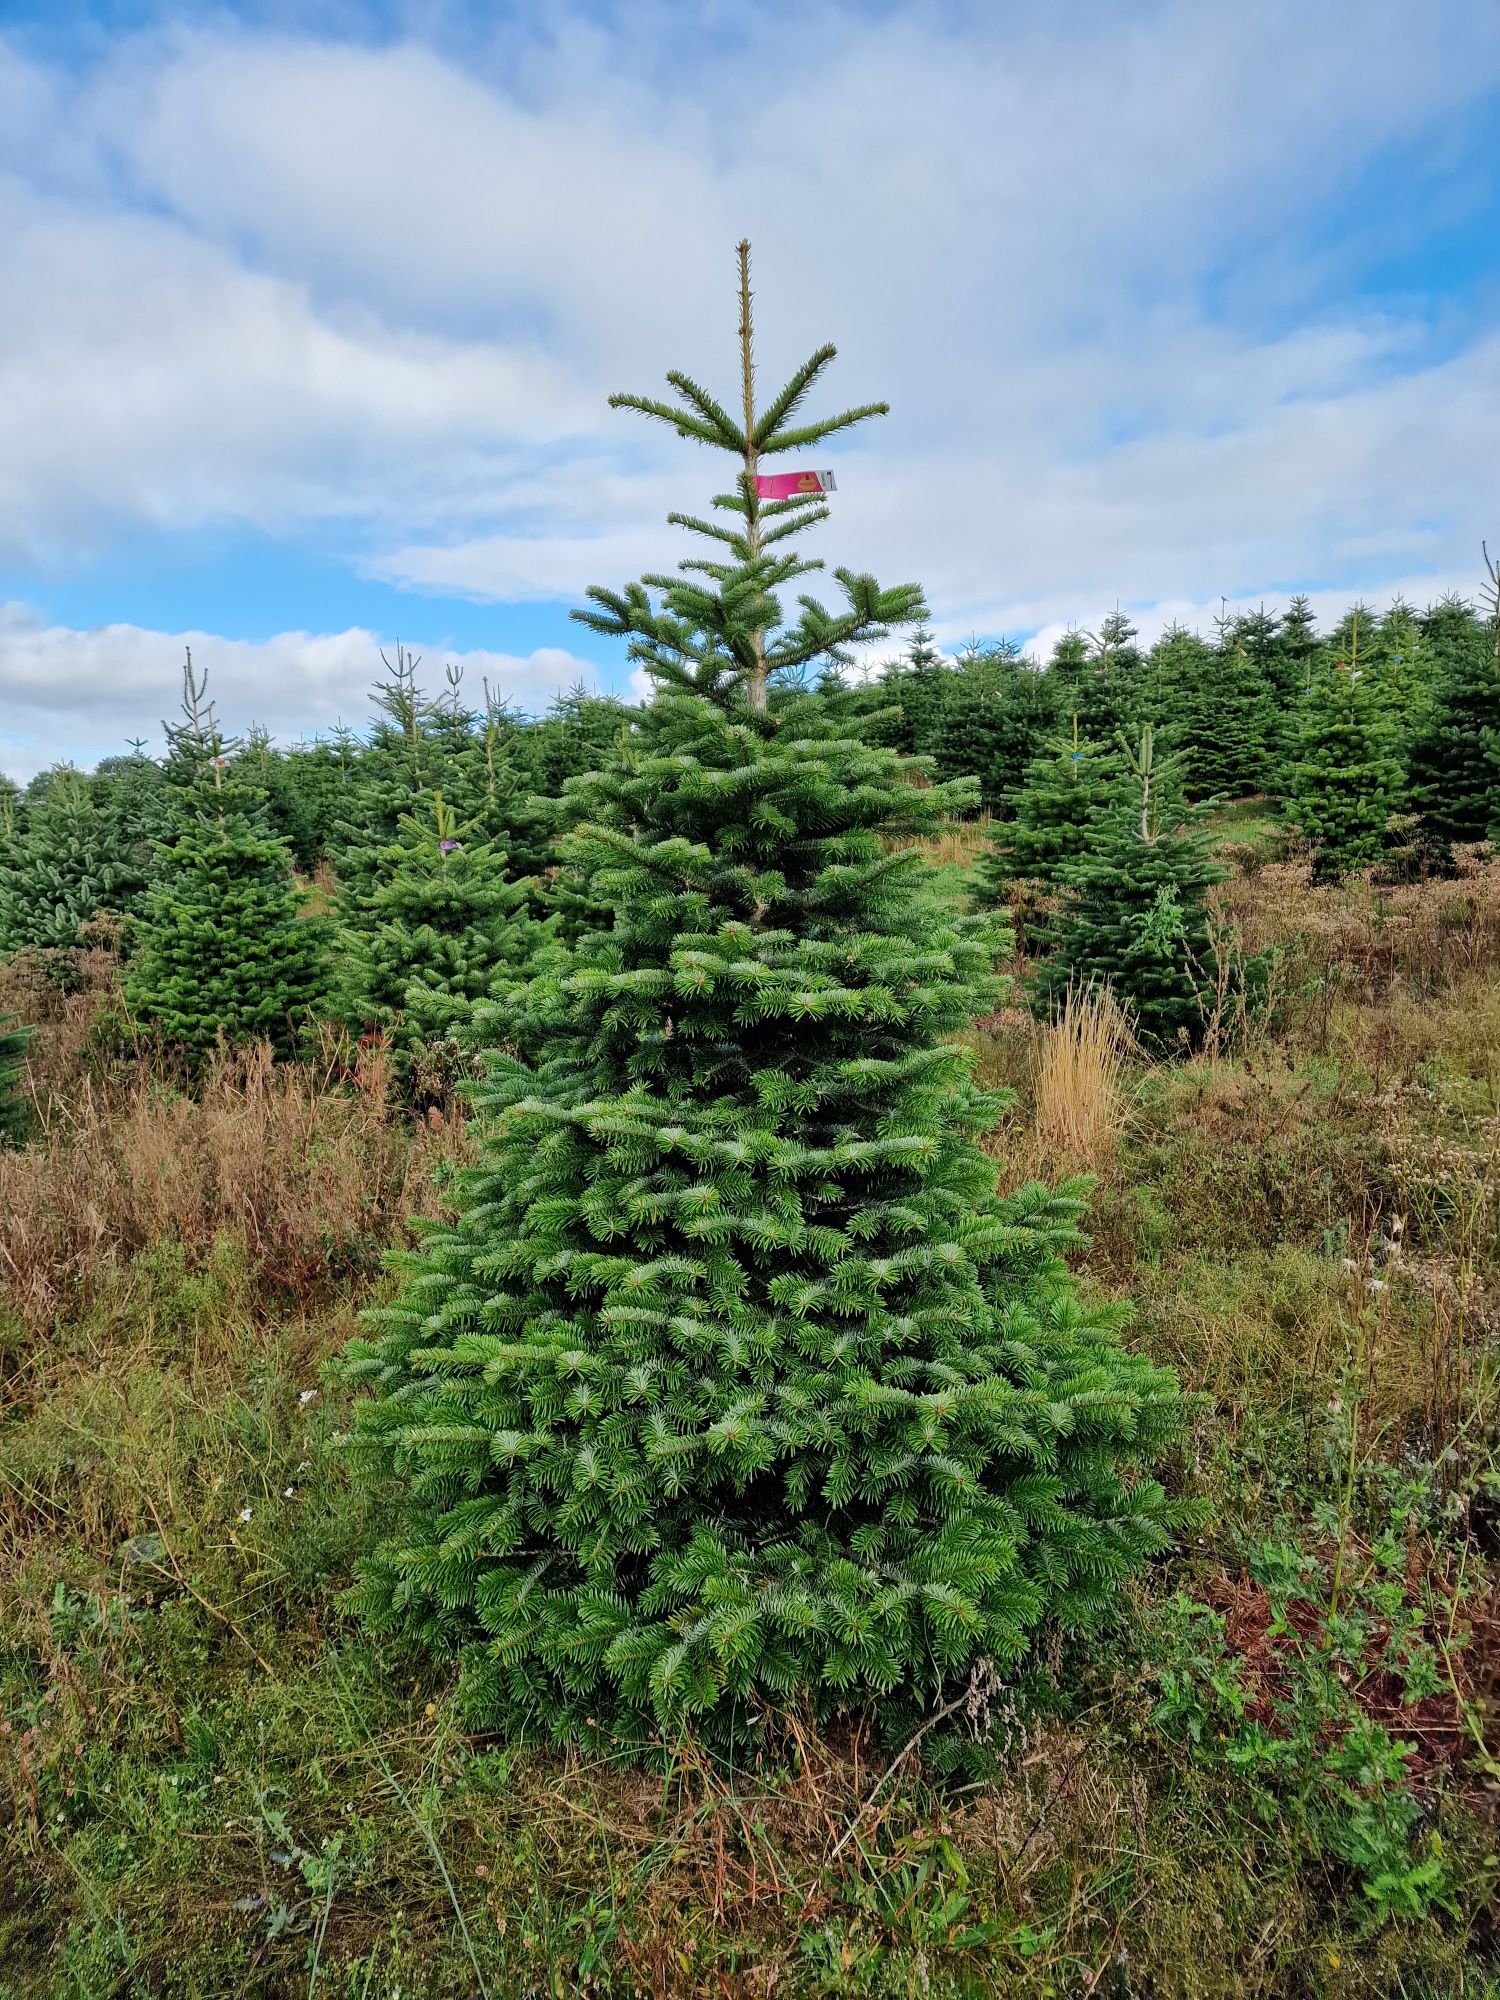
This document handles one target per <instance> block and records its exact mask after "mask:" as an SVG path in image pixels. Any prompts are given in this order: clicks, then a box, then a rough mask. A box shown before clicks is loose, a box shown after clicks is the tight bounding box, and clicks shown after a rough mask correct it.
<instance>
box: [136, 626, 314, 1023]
mask: <svg viewBox="0 0 1500 2000" xmlns="http://www.w3.org/2000/svg"><path fill="white" fill-rule="evenodd" d="M183 686H184V699H183V709H184V712H185V714H186V716H187V721H186V723H185V724H183V725H180V726H179V727H177V728H175V729H169V730H168V735H169V737H170V738H171V742H172V749H171V762H170V768H172V769H173V771H174V774H175V783H174V787H173V789H174V792H175V794H176V796H175V801H174V805H173V809H172V818H171V821H170V823H169V825H168V828H167V831H166V833H165V836H164V838H163V840H162V842H161V845H160V846H159V847H158V849H157V852H156V862H155V867H154V870H153V874H152V879H151V884H150V887H149V889H148V890H147V893H146V907H145V910H144V913H143V914H142V916H141V918H140V920H139V923H138V924H137V926H136V947H135V953H134V956H133V959H132V961H131V966H130V972H129V975H128V977H127V980H126V985H125V993H126V998H127V1000H128V1001H129V1003H130V1005H131V1007H132V1008H133V1010H134V1011H135V1014H136V1016H137V1018H138V1019H139V1020H140V1021H141V1023H142V1024H143V1025H144V1026H146V1027H148V1028H151V1029H154V1030H155V1031H156V1032H157V1033H158V1034H160V1035H161V1037H162V1039H163V1040H164V1041H165V1042H167V1043H169V1044H170V1045H172V1046H174V1047H176V1048H180V1049H181V1050H182V1051H183V1052H184V1053H185V1054H186V1055H187V1056H188V1057H189V1059H190V1060H192V1061H197V1060H199V1059H201V1058H202V1057H203V1056H204V1055H205V1054H207V1052H208V1051H209V1050H210V1049H212V1048H213V1047H214V1046H215V1045H216V1043H218V1042H220V1041H223V1042H226V1043H230V1044H233V1043H236V1042H248V1041H257V1040H261V1039H264V1040H266V1041H269V1042H270V1043H271V1044H272V1045H273V1046H274V1047H275V1048H276V1049H277V1050H278V1052H280V1053H283V1054H285V1053H288V1052H289V1051H290V1049H291V1048H292V1046H293V1045H294V1043H295V1041H296V1038H297V1034H298V1031H299V1029H300V1027H301V1026H302V1024H303V1023H304V1022H305V1020H306V1018H307V1015H308V1013H309V1010H310V1009H311V1008H312V1006H313V1005H314V1004H315V1003H316V1002H317V1000H318V999H319V998H320V996H321V994H322V992H323V989H324V986H325V984H326V978H327V967H326V952H327V946H326V941H325V934H324V926H323V925H322V923H321V922H320V921H319V920H317V919H306V918H303V917H301V916H299V914H298V911H299V908H300V905H301V901H302V898H301V895H300V893H299V891H298V889H297V886H296V882H295V880H294V878H293V875H292V864H291V856H290V854H289V852H288V850H287V846H286V843H285V842H284V841H282V840H279V839H278V838H277V837H276V836H275V835H274V834H273V833H271V832H270V831H269V829H268V828H267V826H266V824H265V818H264V813H265V801H264V797H263V795H262V794H261V793H260V792H259V791H257V790H256V789H255V788H254V787H253V786H250V785H246V784H244V783H242V782H240V781H239V780H238V779H237V778H236V777H235V775H234V773H233V770H232V768H229V759H228V757H227V754H226V745H225V743H224V741H223V739H222V738H221V736H220V735H219V732H218V728H217V725H216V723H215V722H214V718H213V709H212V706H211V705H210V706H208V707H205V706H204V705H203V692H204V687H203V679H200V678H197V677H195V675H194V672H193V665H192V659H191V656H189V659H188V663H187V667H186V669H185V672H184V676H183Z"/></svg>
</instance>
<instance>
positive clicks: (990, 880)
mask: <svg viewBox="0 0 1500 2000" xmlns="http://www.w3.org/2000/svg"><path fill="white" fill-rule="evenodd" d="M1115 771H1116V762H1115V760H1114V759H1113V758H1112V757H1111V756H1110V755H1108V754H1107V753H1106V752H1105V751H1103V750H1102V749H1101V748H1100V746H1099V745H1098V744H1097V743H1091V742H1089V741H1088V740H1087V739H1086V738H1084V737H1081V736H1080V735H1079V734H1078V719H1077V717H1076V716H1075V717H1074V718H1073V734H1072V735H1071V736H1069V737H1065V738H1062V739H1060V740H1059V741H1057V742H1055V743H1054V744H1053V745H1052V746H1051V748H1050V749H1049V750H1048V751H1047V752H1046V753H1045V754H1044V755H1042V756H1040V757H1035V758H1033V759H1032V761H1031V763H1030V764H1028V765H1027V767H1026V778H1025V782H1024V784H1023V785H1022V786H1021V789H1020V791H1019V792H1017V794H1016V795H1015V799H1014V801H1013V805H1014V811H1013V816H1012V817H1011V818H1010V819H1009V820H1007V821H1005V822H1004V823H1003V824H1002V825H1001V826H999V827H998V828H997V829H996V832H995V837H994V845H993V847H992V849H991V851H990V852H989V853H988V854H987V855H986V856H985V857H984V858H983V860H982V861H981V862H980V864H979V866H978V868H977V869H976V871H975V874H976V881H977V885H978V890H979V900H980V901H981V902H982V903H987V904H991V905H1004V906H1006V907H1007V908H1008V909H1009V911H1010V914H1011V917H1012V920H1013V921H1014V922H1015V923H1016V925H1017V928H1018V932H1019V933H1020V936H1019V941H1020V943H1021V944H1022V946H1023V948H1024V949H1025V950H1027V951H1029V952H1033V953H1035V952H1041V951H1044V950H1045V949H1046V948H1047V944H1048V940H1049V938H1050V935H1051V924H1052V921H1053V918H1054V916H1055V913H1056V902H1057V898H1058V895H1059V893H1060V891H1061V889H1062V886H1063V881H1064V877H1065V874H1066V871H1067V869H1068V868H1069V867H1070V866H1071V865H1072V864H1073V863H1074V862H1075V861H1077V860H1079V859H1080V858H1081V857H1082V855H1083V854H1084V853H1085V851H1086V850H1087V847H1088V844H1089V829H1090V823H1091V820H1092V818H1093V815H1094V813H1095V812H1096V811H1097V810H1098V808H1099V807H1100V806H1101V805H1102V803H1103V802H1104V798H1105V795H1106V792H1107V790H1108V787H1109V785H1110V782H1111V780H1112V778H1113V777H1114V775H1115Z"/></svg>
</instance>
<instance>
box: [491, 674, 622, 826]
mask: <svg viewBox="0 0 1500 2000" xmlns="http://www.w3.org/2000/svg"><path fill="white" fill-rule="evenodd" d="M630 717H631V711H630V710H629V709H628V708H627V707H626V706H625V705H624V703H623V702H619V701H615V700H613V699H612V698H610V697H608V696H604V695H596V694H591V693H590V692H589V690H588V689H587V688H586V687H575V688H572V689H570V690H569V692H568V693H567V694H560V695H559V696H558V697H557V699H556V700H555V701H554V702H553V704H552V706H551V708H550V709H549V710H548V711H547V713H546V715H544V716H543V717H542V719H541V720H540V721H539V722H535V723H533V724H532V725H531V726H530V728H528V729H527V730H526V731H525V734H524V737H523V739H522V741H521V742H520V744H519V745H518V754H519V756H520V757H521V758H522V759H523V760H524V763H525V768H526V771H527V773H528V775H529V777H530V780H531V785H532V788H533V790H534V791H536V792H537V793H539V794H541V796H543V797H544V798H549V799H560V798H561V797H562V796H563V792H564V788H565V786H566V785H567V782H568V780H569V778H581V777H583V776H584V775H585V774H586V773H587V772H589V771H597V770H598V768H599V766H600V765H601V764H603V763H605V762H606V761H607V760H608V758H609V757H610V756H611V755H612V754H613V752H614V750H615V748H616V747H617V745H618V744H619V743H620V741H621V739H622V737H623V736H624V735H625V733H626V731H627V730H628V728H629V726H630Z"/></svg>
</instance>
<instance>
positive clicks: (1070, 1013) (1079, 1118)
mask: <svg viewBox="0 0 1500 2000" xmlns="http://www.w3.org/2000/svg"><path fill="white" fill-rule="evenodd" d="M1131 1048H1132V1037H1131V1033H1130V1028H1129V1024H1128V1023H1127V1021H1126V1019H1125V1016H1124V1014H1123V1013H1122V1012H1121V1010H1120V1007H1119V1005H1118V1003H1117V1002H1116V1000H1115V998H1114V996H1113V995H1112V994H1111V993H1110V992H1109V990H1108V988H1106V987H1097V986H1091V987H1088V988H1085V989H1083V990H1075V989H1074V988H1072V987H1070V988H1069V989H1068V993H1067V997H1066V999H1065V1000H1064V1002H1063V1004H1062V1006H1061V1007H1060V1008H1059V1009H1058V1010H1057V1012H1056V1013H1055V1015H1054V1016H1053V1019H1052V1020H1051V1022H1050V1023H1049V1024H1048V1025H1047V1027H1046V1028H1044V1029H1043V1031H1042V1035H1041V1049H1040V1055H1039V1058H1038V1062H1037V1072H1036V1118H1035V1125H1036V1136H1037V1139H1038V1141H1039V1142H1040V1143H1041V1145H1042V1146H1043V1147H1044V1148H1045V1149H1046V1150H1047V1151H1048V1152H1050V1153H1051V1154H1052V1155H1053V1156H1054V1157H1055V1158H1057V1159H1058V1160H1059V1161H1061V1162H1063V1163H1065V1164H1066V1165H1068V1166H1072V1167H1096V1166H1098V1165H1099V1164H1100V1163H1101V1162H1102V1161H1103V1160H1104V1159H1105V1158H1107V1156H1108V1155H1109V1153H1110V1152H1112V1151H1113V1149H1114V1145H1115V1142H1116V1140H1117V1139H1118V1138H1119V1136H1120V1131H1121V1127H1122V1125H1123V1123H1124V1112H1125V1070H1126V1064H1127V1063H1128V1061H1129V1059H1130V1055H1131Z"/></svg>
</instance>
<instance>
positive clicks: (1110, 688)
mask: <svg viewBox="0 0 1500 2000" xmlns="http://www.w3.org/2000/svg"><path fill="white" fill-rule="evenodd" d="M1083 636H1084V640H1085V643H1086V645H1087V647H1088V664H1087V666H1086V667H1085V668H1084V671H1083V673H1082V674H1081V676H1080V677H1079V685H1078V692H1077V699H1076V701H1073V702H1070V703H1069V704H1068V706H1067V708H1066V709H1065V710H1064V711H1063V712H1064V713H1066V714H1076V715H1077V717H1078V722H1079V726H1080V728H1082V729H1083V730H1084V731H1085V732H1086V733H1087V734H1088V735H1090V736H1095V737H1098V738H1099V739H1100V740H1101V741H1102V742H1105V743H1111V742H1113V741H1114V738H1115V736H1116V734H1117V732H1118V731H1120V730H1122V729H1123V730H1126V731H1127V732H1128V731H1130V730H1131V729H1133V728H1135V727H1137V726H1138V725H1139V722H1140V719H1141V711H1142V708H1143V705H1144V701H1145V693H1146V681H1147V676H1146V671H1145V662H1144V660H1143V659H1142V657H1141V651H1140V648H1139V647H1138V646H1137V645H1136V643H1135V641H1136V629H1135V627H1134V626H1133V625H1132V624H1131V622H1130V620H1129V619H1128V618H1127V617H1125V615H1124V614H1123V612H1120V611H1112V612H1111V613H1110V615H1109V616H1108V618H1106V619H1104V620H1102V622H1101V623H1100V626H1099V630H1098V631H1097V633H1085V634H1084V635H1083Z"/></svg>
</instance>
